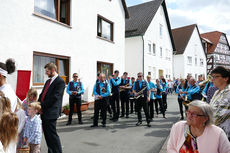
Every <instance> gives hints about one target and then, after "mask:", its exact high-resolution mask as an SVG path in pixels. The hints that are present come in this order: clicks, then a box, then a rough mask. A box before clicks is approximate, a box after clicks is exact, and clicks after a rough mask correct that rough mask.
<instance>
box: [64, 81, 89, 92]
mask: <svg viewBox="0 0 230 153" xmlns="http://www.w3.org/2000/svg"><path fill="white" fill-rule="evenodd" d="M72 82H73V85H74V87H75V88H76V87H77V84H78V83H79V81H78V80H77V82H74V81H72ZM69 84H70V83H68V86H67V89H66V92H67V93H68V94H69V95H72V91H69ZM84 92H85V90H84V87H83V83H82V82H81V90H80V91H79V92H78V94H83V93H84Z"/></svg>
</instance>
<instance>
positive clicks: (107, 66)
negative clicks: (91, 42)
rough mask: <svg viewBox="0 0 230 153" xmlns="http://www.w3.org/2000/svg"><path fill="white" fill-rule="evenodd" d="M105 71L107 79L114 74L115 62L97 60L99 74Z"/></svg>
mask: <svg viewBox="0 0 230 153" xmlns="http://www.w3.org/2000/svg"><path fill="white" fill-rule="evenodd" d="M98 73H104V74H105V77H106V79H108V77H109V76H111V75H112V74H113V64H112V63H105V62H97V74H98Z"/></svg>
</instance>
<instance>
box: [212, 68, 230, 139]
mask: <svg viewBox="0 0 230 153" xmlns="http://www.w3.org/2000/svg"><path fill="white" fill-rule="evenodd" d="M211 76H212V82H213V84H214V86H216V87H217V88H218V90H217V91H216V92H215V94H214V95H213V97H212V99H211V101H210V105H211V106H212V108H213V111H214V119H215V125H217V126H219V127H220V128H222V129H223V130H224V132H225V133H226V134H227V137H228V139H229V141H230V89H229V84H230V70H229V69H227V68H225V67H222V66H218V67H216V68H215V69H214V70H212V72H211Z"/></svg>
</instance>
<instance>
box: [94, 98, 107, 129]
mask: <svg viewBox="0 0 230 153" xmlns="http://www.w3.org/2000/svg"><path fill="white" fill-rule="evenodd" d="M107 108H108V99H107V98H103V99H98V100H95V103H94V119H93V124H94V125H98V117H99V111H100V110H101V116H102V124H106V114H107Z"/></svg>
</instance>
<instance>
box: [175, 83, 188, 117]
mask: <svg viewBox="0 0 230 153" xmlns="http://www.w3.org/2000/svg"><path fill="white" fill-rule="evenodd" d="M186 91H187V88H186V84H185V80H184V79H180V84H179V85H178V86H177V89H176V93H177V94H178V97H177V100H178V104H179V109H180V114H181V118H180V120H183V119H184V111H183V101H184V100H185V97H184V96H185V95H184V94H182V92H186ZM185 109H187V108H186V107H185Z"/></svg>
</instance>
